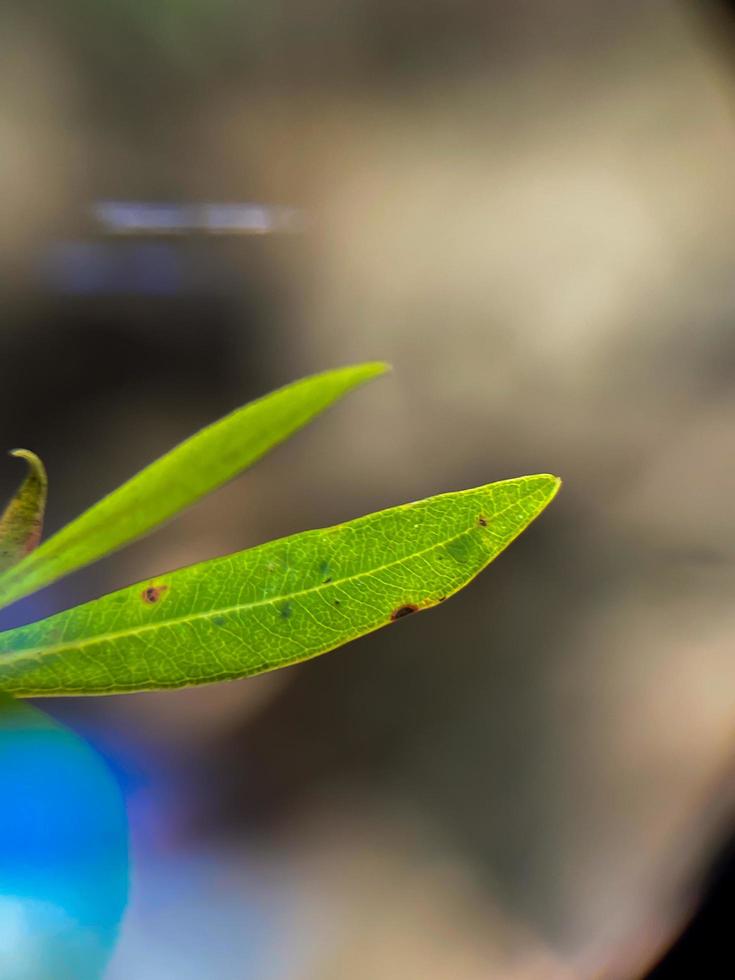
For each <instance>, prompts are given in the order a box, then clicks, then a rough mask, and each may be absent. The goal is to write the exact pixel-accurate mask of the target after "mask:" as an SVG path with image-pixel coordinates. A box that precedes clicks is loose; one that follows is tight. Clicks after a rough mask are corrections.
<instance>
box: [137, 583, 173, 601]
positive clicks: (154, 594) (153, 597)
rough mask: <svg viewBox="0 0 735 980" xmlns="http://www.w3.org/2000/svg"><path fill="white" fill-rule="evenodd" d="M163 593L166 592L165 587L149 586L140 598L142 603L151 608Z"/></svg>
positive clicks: (166, 587) (166, 588)
mask: <svg viewBox="0 0 735 980" xmlns="http://www.w3.org/2000/svg"><path fill="white" fill-rule="evenodd" d="M164 592H168V586H167V585H149V586H148V588H147V589H143V591H142V592H141V594H140V597H141V599H142V600H143V602H145V603H147V604H148V605H149V606H153V605H155V604H156V603H157V602H158V601H159V599H160V598H161V597H162V595H163V593H164Z"/></svg>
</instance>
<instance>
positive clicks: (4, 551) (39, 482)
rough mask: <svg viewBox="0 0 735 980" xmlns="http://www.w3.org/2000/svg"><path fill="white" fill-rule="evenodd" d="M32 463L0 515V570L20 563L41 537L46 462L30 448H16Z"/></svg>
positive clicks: (14, 450) (44, 506)
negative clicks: (0, 515)
mask: <svg viewBox="0 0 735 980" xmlns="http://www.w3.org/2000/svg"><path fill="white" fill-rule="evenodd" d="M10 455H11V456H17V457H18V458H19V459H24V460H25V461H26V462H27V463H28V474H27V476H26V478H25V480H24V481H23V483H21V485H20V487H19V489H18V492H17V493H16V495H15V496H14V497H13V499H12V500H11V501H10V503H9V504H8V506H7V507H6V508H5V511H4V513H3V515H2V517H0V572H4V571H5V570H6V569H8V568H11V567H12V566H13V565H17V564H18V562H19V561H21V560H22V559H23V558H25V557H26V555H28V554H30V552H31V551H33V549H34V548H36V547H37V545H38V543H39V541H40V540H41V532H42V531H43V515H44V512H45V510H46V492H47V490H48V480H47V479H46V470H45V469H44V466H43V463H42V462H41V460H40V459H39V458H38V456H36V454H35V453H32V452H30V451H29V450H28V449H13V450H12V452H11V453H10Z"/></svg>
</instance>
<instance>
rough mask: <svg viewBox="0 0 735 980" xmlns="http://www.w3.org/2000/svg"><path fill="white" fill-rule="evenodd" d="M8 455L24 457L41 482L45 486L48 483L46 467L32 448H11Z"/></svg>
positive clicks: (17, 457) (16, 457) (18, 457)
mask: <svg viewBox="0 0 735 980" xmlns="http://www.w3.org/2000/svg"><path fill="white" fill-rule="evenodd" d="M8 455H9V456H13V457H14V458H15V459H24V460H25V461H26V463H28V466H29V468H30V470H31V472H32V473H33V475H34V476H35V477H36V479H37V480H38V481H39V483H41V484H43V485H44V486H45V485H46V483H47V478H46V467H45V466H44V465H43V463H42V462H41V459H40V458H39V457H38V456H36V454H35V453H32V452H31V451H30V449H11V450H10V451H9V452H8Z"/></svg>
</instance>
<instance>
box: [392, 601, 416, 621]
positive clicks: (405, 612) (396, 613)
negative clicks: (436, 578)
mask: <svg viewBox="0 0 735 980" xmlns="http://www.w3.org/2000/svg"><path fill="white" fill-rule="evenodd" d="M418 608H419V607H418V606H415V605H413V604H411V605H408V606H399V607H398V609H394V610H393V612H392V613H391V614H390V618H391V622H392V623H395V621H396V620H397V619H403V617H404V616H410V615H411V613H415V612H417V611H418Z"/></svg>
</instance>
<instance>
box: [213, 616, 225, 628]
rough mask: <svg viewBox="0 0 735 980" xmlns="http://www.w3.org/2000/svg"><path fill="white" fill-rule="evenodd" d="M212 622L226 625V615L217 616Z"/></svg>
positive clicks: (217, 624)
mask: <svg viewBox="0 0 735 980" xmlns="http://www.w3.org/2000/svg"><path fill="white" fill-rule="evenodd" d="M212 622H213V623H214V625H215V626H224V625H225V617H224V616H215V617H214V619H213V620H212Z"/></svg>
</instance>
